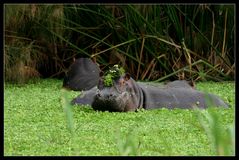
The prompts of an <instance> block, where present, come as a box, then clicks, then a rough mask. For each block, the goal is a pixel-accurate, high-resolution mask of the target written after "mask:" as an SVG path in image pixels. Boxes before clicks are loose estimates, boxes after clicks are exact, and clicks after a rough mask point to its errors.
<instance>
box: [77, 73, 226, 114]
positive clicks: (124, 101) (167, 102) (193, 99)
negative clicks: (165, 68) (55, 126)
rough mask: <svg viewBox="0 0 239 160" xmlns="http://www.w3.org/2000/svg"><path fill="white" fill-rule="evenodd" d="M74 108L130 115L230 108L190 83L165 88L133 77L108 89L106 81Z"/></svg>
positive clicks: (121, 79) (84, 96) (128, 76)
mask: <svg viewBox="0 0 239 160" xmlns="http://www.w3.org/2000/svg"><path fill="white" fill-rule="evenodd" d="M72 104H89V105H91V106H92V107H93V109H95V110H100V111H106V110H107V111H116V112H127V111H136V110H137V109H139V108H144V109H157V108H168V109H173V108H182V109H191V108H194V107H198V108H207V107H209V106H217V107H219V106H220V107H226V108H227V107H228V105H227V104H226V103H225V102H224V101H222V100H221V99H220V98H219V97H217V96H216V95H213V94H208V93H203V92H200V91H197V90H195V89H193V88H192V87H191V86H190V85H189V84H188V83H187V82H186V81H174V82H170V83H168V84H166V85H162V86H151V85H147V84H143V83H137V82H135V81H134V79H132V78H131V77H130V75H129V74H125V75H124V76H121V77H120V78H119V79H117V80H115V81H114V84H113V86H111V87H105V86H104V85H103V82H102V80H101V81H100V82H99V85H98V89H97V88H94V89H92V90H90V91H88V92H87V93H86V94H84V95H83V96H79V97H77V98H75V99H73V100H72Z"/></svg>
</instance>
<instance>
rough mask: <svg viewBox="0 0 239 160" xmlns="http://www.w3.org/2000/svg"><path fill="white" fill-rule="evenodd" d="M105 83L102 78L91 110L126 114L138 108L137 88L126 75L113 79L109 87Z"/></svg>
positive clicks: (138, 93)
mask: <svg viewBox="0 0 239 160" xmlns="http://www.w3.org/2000/svg"><path fill="white" fill-rule="evenodd" d="M106 81H107V80H106V79H104V78H101V79H100V81H99V84H98V91H97V94H96V97H95V100H94V102H93V104H92V107H93V109H95V110H101V111H106V110H107V111H113V112H126V111H135V110H136V109H137V108H138V106H139V101H140V96H139V95H140V92H139V88H138V87H137V86H136V85H137V84H136V83H135V81H134V80H133V79H132V78H130V75H129V74H128V73H126V74H123V75H121V76H119V77H116V78H113V79H112V83H111V84H110V85H109V84H107V83H106Z"/></svg>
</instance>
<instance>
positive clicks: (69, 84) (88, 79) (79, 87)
mask: <svg viewBox="0 0 239 160" xmlns="http://www.w3.org/2000/svg"><path fill="white" fill-rule="evenodd" d="M99 78H100V68H99V67H98V65H97V64H96V63H94V62H93V61H92V60H91V59H89V58H79V59H76V60H75V62H74V63H73V64H72V65H71V66H70V69H69V71H68V72H67V74H66V76H65V77H64V80H63V88H66V89H69V90H74V91H87V90H90V89H91V88H93V87H95V86H97V84H98V81H99Z"/></svg>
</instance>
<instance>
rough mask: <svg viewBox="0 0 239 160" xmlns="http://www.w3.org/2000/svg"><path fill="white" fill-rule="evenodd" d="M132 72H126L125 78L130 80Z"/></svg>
mask: <svg viewBox="0 0 239 160" xmlns="http://www.w3.org/2000/svg"><path fill="white" fill-rule="evenodd" d="M130 77H131V76H130V74H129V73H125V75H124V79H125V80H126V81H128V80H129V79H130Z"/></svg>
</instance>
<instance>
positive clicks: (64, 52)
mask: <svg viewBox="0 0 239 160" xmlns="http://www.w3.org/2000/svg"><path fill="white" fill-rule="evenodd" d="M4 13H5V14H4V15H5V24H4V36H5V37H4V38H5V45H4V53H5V54H4V69H5V80H7V81H11V82H20V83H24V82H26V81H27V80H28V79H30V78H32V77H39V76H40V75H42V76H44V77H60V76H63V75H64V73H65V72H66V71H67V68H68V67H69V65H70V64H71V63H72V62H73V61H72V59H73V58H74V57H75V58H78V57H90V58H92V59H94V60H95V61H96V62H98V63H99V64H100V67H101V69H103V70H104V69H105V68H107V67H108V65H114V64H121V65H122V66H123V67H124V68H125V69H126V71H127V72H130V73H131V74H132V75H134V77H135V79H136V80H159V78H164V77H165V79H168V78H170V79H190V80H191V79H193V80H214V81H219V80H233V79H234V72H235V61H234V54H235V53H234V48H235V44H234V43H235V41H234V39H235V37H234V35H235V34H234V33H235V22H234V20H235V18H234V17H235V6H234V5H224V4H220V5H219V4H213V5H211V4H198V5H178V4H177V5H165V4H160V5H158V4H157V5H135V4H129V5H85V4H74V5H66V4H65V5H63V4H58V5H49V4H48V5H40V4H31V5H27V4H26V5H11V4H8V5H5V6H4ZM169 75H170V76H169ZM161 80H162V79H160V81H161Z"/></svg>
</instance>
